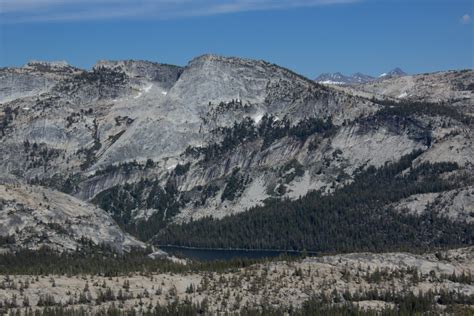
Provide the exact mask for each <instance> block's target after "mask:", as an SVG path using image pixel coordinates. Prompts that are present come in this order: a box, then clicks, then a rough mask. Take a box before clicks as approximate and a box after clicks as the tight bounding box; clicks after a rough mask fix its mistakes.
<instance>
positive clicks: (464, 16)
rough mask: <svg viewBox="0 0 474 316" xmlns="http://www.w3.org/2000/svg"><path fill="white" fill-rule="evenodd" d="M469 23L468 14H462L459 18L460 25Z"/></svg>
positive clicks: (469, 17)
mask: <svg viewBox="0 0 474 316" xmlns="http://www.w3.org/2000/svg"><path fill="white" fill-rule="evenodd" d="M470 22H471V16H470V15H469V14H464V15H463V16H462V17H461V23H462V24H469V23H470Z"/></svg>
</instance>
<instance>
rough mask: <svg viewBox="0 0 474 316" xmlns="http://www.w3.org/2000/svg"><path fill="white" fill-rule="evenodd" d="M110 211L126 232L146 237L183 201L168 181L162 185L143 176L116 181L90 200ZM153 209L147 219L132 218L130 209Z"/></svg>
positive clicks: (161, 225)
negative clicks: (121, 182)
mask: <svg viewBox="0 0 474 316" xmlns="http://www.w3.org/2000/svg"><path fill="white" fill-rule="evenodd" d="M92 202H93V203H94V204H96V205H97V206H99V207H100V208H102V209H104V210H106V211H107V212H109V213H110V214H111V215H112V217H113V218H114V219H115V221H116V222H117V223H118V224H119V225H120V226H121V227H122V228H124V229H125V230H126V231H127V232H129V233H131V234H133V235H134V236H137V237H138V238H140V239H142V240H147V239H149V238H150V237H152V236H153V235H155V234H156V232H157V231H159V230H160V229H161V228H163V227H164V226H165V225H166V224H167V222H168V221H169V219H170V218H171V217H172V216H174V215H176V214H177V213H178V211H179V208H180V207H181V206H183V203H184V201H183V200H182V198H181V197H180V194H179V193H178V191H177V190H176V188H175V186H174V185H172V184H171V183H168V184H166V185H165V186H164V187H163V186H161V185H160V183H159V181H158V180H149V179H142V180H140V181H139V182H136V183H126V184H124V185H117V186H114V187H112V188H109V189H107V190H104V191H102V192H100V193H99V194H98V195H97V196H95V197H94V199H93V200H92ZM135 209H155V210H157V211H156V212H154V213H153V214H152V215H151V216H150V217H149V218H148V219H147V221H136V222H135V221H133V214H132V210H135Z"/></svg>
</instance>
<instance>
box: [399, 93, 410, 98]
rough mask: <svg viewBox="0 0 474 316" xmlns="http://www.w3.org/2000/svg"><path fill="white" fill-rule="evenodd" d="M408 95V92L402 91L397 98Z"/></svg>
mask: <svg viewBox="0 0 474 316" xmlns="http://www.w3.org/2000/svg"><path fill="white" fill-rule="evenodd" d="M407 96H408V93H406V92H403V93H402V94H400V95H399V96H398V97H397V98H399V99H403V98H406V97H407Z"/></svg>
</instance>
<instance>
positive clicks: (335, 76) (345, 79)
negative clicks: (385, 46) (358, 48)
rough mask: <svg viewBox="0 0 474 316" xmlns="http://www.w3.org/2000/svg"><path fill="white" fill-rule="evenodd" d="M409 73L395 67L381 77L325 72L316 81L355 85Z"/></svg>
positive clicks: (358, 73) (357, 73)
mask: <svg viewBox="0 0 474 316" xmlns="http://www.w3.org/2000/svg"><path fill="white" fill-rule="evenodd" d="M406 75H407V73H406V72H404V71H403V70H402V69H400V68H398V67H397V68H395V69H393V70H391V71H389V72H384V73H382V74H381V75H380V76H379V77H373V76H370V75H366V74H363V73H360V72H356V73H355V74H353V75H350V76H347V75H344V74H342V73H340V72H335V73H323V74H321V75H319V77H317V78H316V79H315V81H316V82H319V83H323V84H336V85H354V84H364V83H368V82H372V81H375V80H379V79H387V78H394V77H402V76H406Z"/></svg>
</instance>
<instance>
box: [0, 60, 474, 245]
mask: <svg viewBox="0 0 474 316" xmlns="http://www.w3.org/2000/svg"><path fill="white" fill-rule="evenodd" d="M472 80H473V72H472V71H471V70H469V71H451V72H442V73H435V74H425V75H417V76H403V77H396V78H395V77H393V78H388V79H384V80H379V81H374V82H371V83H367V84H363V85H356V86H351V87H328V86H324V85H320V84H318V83H316V82H314V81H312V80H309V79H307V78H304V77H302V76H300V75H298V74H295V73H294V72H292V71H290V70H288V69H285V68H282V67H279V66H277V65H274V64H270V63H267V62H265V61H255V60H248V59H241V58H234V57H222V56H215V55H204V56H200V57H197V58H195V59H193V60H192V61H190V62H189V64H188V65H186V66H185V67H179V66H173V65H165V64H158V63H154V62H148V61H133V60H127V61H100V62H98V63H97V64H96V65H95V66H94V67H93V69H92V70H90V71H87V70H81V69H77V68H75V67H72V66H69V65H67V64H65V63H44V62H32V63H29V64H27V65H25V66H24V67H22V68H4V69H0V108H1V112H0V116H1V117H0V119H1V120H0V122H1V123H0V157H1V160H0V174H1V175H2V176H1V177H0V178H1V179H7V178H9V177H15V178H17V179H20V182H21V183H22V185H24V186H28V185H33V184H36V185H42V186H46V187H49V188H50V189H54V190H60V191H63V192H65V193H66V194H69V195H71V196H74V197H75V198H77V199H79V200H82V201H84V202H90V201H93V202H95V203H98V200H100V197H102V196H104V195H107V194H110V193H111V192H122V193H123V192H128V193H124V194H129V193H130V190H131V188H132V187H135V189H137V187H140V186H141V185H142V184H141V183H144V182H143V181H145V180H146V181H149V183H153V184H154V185H155V187H156V188H160V189H163V190H164V191H163V192H167V193H166V194H169V196H168V195H166V197H169V198H170V199H172V200H174V201H179V203H178V202H177V206H176V209H174V210H175V211H174V212H171V211H169V210H168V209H167V208H166V207H162V204H160V203H161V202H156V203H145V202H144V201H143V199H145V198H148V197H150V196H154V194H156V192H155V191H152V190H151V187H146V188H141V187H140V192H139V193H140V196H141V197H142V200H141V201H139V202H137V203H136V205H135V206H133V207H132V206H130V207H129V209H128V210H127V211H128V212H130V214H131V217H132V218H131V220H132V221H147V220H148V219H149V218H150V217H152V216H153V214H155V213H160V214H161V215H160V216H163V217H165V218H167V220H168V221H169V222H173V221H188V220H190V219H191V218H199V217H203V216H208V215H210V216H214V217H223V216H226V215H230V214H234V213H238V212H243V211H245V210H247V209H249V208H251V207H253V206H256V205H259V204H262V203H264V201H265V200H266V199H268V198H272V199H283V198H290V199H296V198H298V197H300V196H304V195H305V194H306V193H307V192H309V191H310V190H321V191H322V192H324V193H325V194H330V193H331V192H332V191H334V190H335V189H337V188H339V187H342V186H344V185H345V184H347V183H350V182H351V180H352V178H353V176H354V174H355V172H357V170H360V169H361V168H362V169H363V168H367V167H369V166H375V167H378V166H382V165H384V164H386V163H388V162H394V161H397V160H398V159H400V157H402V156H403V155H405V154H408V153H411V152H413V151H415V150H421V151H423V153H422V154H421V155H420V156H419V157H418V158H417V160H416V162H415V163H417V164H422V163H424V162H456V163H458V164H459V165H460V168H461V169H462V171H463V172H465V173H467V174H471V175H472V168H473V167H472V166H473V165H472V163H473V158H472V157H474V153H473V148H474V146H473V144H472V137H473V132H472V125H469V124H470V123H469V122H467V121H466V120H461V119H460V118H459V117H461V116H459V117H458V116H456V117H453V116H449V115H443V114H429V113H427V114H423V113H415V114H413V115H410V116H409V117H404V118H400V117H399V116H396V115H385V116H384V115H381V114H380V113H381V112H380V110H382V109H384V108H386V106H385V105H384V103H383V102H379V101H380V99H406V100H418V101H420V100H428V101H436V100H442V101H443V102H444V103H445V105H447V106H449V107H453V108H455V109H456V111H458V113H460V115H462V117H469V116H472V109H473V107H472V105H473V103H472V91H471V90H472V87H471V86H472V84H473V83H472ZM403 93H406V94H407V96H406V97H405V96H404V97H401V96H400V95H401V94H403ZM232 181H233V184H229V183H230V182H232ZM3 182H4V183H5V181H3ZM236 183H237V184H238V185H237V187H238V189H237V190H234V191H232V192H229V190H230V189H229V188H230V187H232V186H234V185H235V184H236ZM170 187H172V188H173V190H172V193H170V192H171V191H169V190H165V189H166V188H170ZM226 188H227V189H226ZM35 190H36V189H35ZM127 190H128V191H127ZM137 190H138V189H137ZM157 190H158V189H157ZM153 192H154V193H153ZM160 192H161V191H160ZM58 194H59V193H58ZM61 198H63V197H61ZM451 198H454V196H453V197H452V196H451V195H449V194H448V195H446V199H448V200H449V199H451ZM74 201H78V200H74ZM142 202H143V203H142ZM456 205H457V204H456ZM11 207H13V206H11ZM420 207H422V206H420ZM458 209H459V208H457V207H454V208H453V210H454V211H452V212H455V210H458ZM98 211H100V212H101V210H98ZM91 212H92V211H91ZM450 212H451V211H450ZM115 215H117V214H114V216H115ZM463 218H464V217H463ZM5 220H6V219H5ZM78 236H79V235H78ZM124 238H125V237H124ZM99 239H100V238H99V237H97V240H99ZM109 239H110V238H109ZM123 240H126V238H125V239H123ZM124 243H125V241H124ZM64 247H66V246H64ZM67 247H69V246H67Z"/></svg>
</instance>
